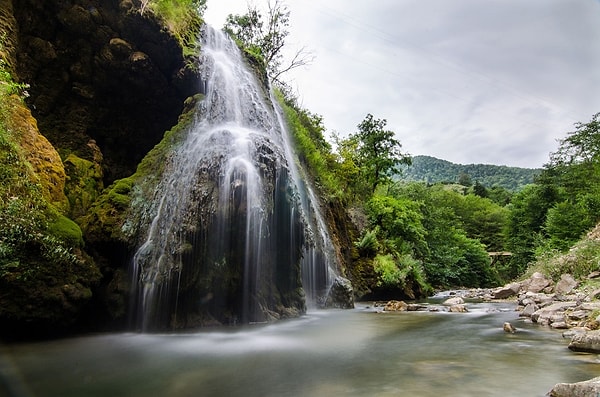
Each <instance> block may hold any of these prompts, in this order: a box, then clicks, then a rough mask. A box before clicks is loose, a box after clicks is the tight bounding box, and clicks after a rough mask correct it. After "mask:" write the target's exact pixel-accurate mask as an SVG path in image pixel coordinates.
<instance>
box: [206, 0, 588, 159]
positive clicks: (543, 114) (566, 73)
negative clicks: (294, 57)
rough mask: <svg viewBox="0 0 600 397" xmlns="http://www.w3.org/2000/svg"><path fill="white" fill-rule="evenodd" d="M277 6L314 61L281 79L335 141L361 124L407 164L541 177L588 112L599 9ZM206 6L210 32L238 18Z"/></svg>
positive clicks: (505, 1) (481, 0)
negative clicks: (498, 169)
mask: <svg viewBox="0 0 600 397" xmlns="http://www.w3.org/2000/svg"><path fill="white" fill-rule="evenodd" d="M253 1H254V2H253V4H256V5H257V6H258V7H263V6H264V5H265V4H266V2H267V0H253ZM284 1H285V3H286V4H287V7H288V9H289V10H290V12H291V16H290V18H291V20H290V32H291V34H290V37H289V38H288V44H289V48H290V49H292V50H295V49H299V48H300V47H302V46H305V47H307V48H308V49H309V50H310V51H311V52H312V53H313V54H314V56H315V59H314V61H313V62H312V64H311V65H310V66H307V67H303V68H299V69H296V70H295V71H293V72H291V73H289V75H288V76H287V80H288V81H289V82H290V84H291V85H292V86H293V87H294V88H295V89H296V91H297V93H298V97H299V99H300V103H301V105H302V106H303V107H305V108H306V109H308V110H310V111H311V112H313V113H317V114H320V115H322V116H323V118H324V122H325V126H326V128H327V130H328V131H335V132H337V133H339V134H341V135H342V136H344V135H346V134H348V133H353V132H355V131H356V126H357V125H358V124H359V123H360V122H361V121H362V120H363V119H364V117H365V116H366V115H367V114H368V113H371V114H373V116H375V118H379V119H386V120H387V121H388V124H387V128H388V129H390V130H392V131H394V132H396V135H397V138H398V139H399V140H400V141H401V143H402V145H403V148H404V151H405V152H407V153H409V154H411V155H418V154H424V155H430V156H435V157H438V158H442V159H445V160H449V161H452V162H455V163H462V164H469V163H486V164H499V165H509V166H519V167H541V166H542V165H543V164H544V163H546V162H547V161H548V158H549V153H550V152H552V151H554V150H556V148H557V139H561V138H564V137H565V136H566V135H567V132H569V131H573V130H574V127H573V124H574V123H575V122H578V121H581V122H587V121H589V120H590V119H591V117H592V116H593V115H594V114H595V113H598V112H600V0H377V1H366V0H327V1H324V0H284ZM207 4H208V10H207V12H206V14H205V18H206V20H207V21H208V23H210V24H211V25H213V26H215V27H222V25H223V23H224V20H225V17H226V16H227V15H228V14H230V13H233V14H242V13H244V12H245V11H246V9H247V1H246V0H208V2H207Z"/></svg>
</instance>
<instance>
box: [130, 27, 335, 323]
mask: <svg viewBox="0 0 600 397" xmlns="http://www.w3.org/2000/svg"><path fill="white" fill-rule="evenodd" d="M199 67H200V68H201V74H202V77H203V81H204V82H205V85H206V93H205V97H204V99H203V100H202V101H201V102H200V103H199V105H198V108H197V114H196V119H195V121H194V122H193V123H192V126H191V127H190V128H189V130H188V131H187V132H186V133H187V135H186V138H185V139H184V142H183V143H182V144H181V145H180V146H179V147H178V148H177V149H175V150H174V152H173V153H172V155H171V156H170V158H169V159H168V161H167V164H165V165H164V173H163V176H162V180H161V181H160V183H159V184H158V186H157V187H156V190H155V193H154V197H153V199H152V201H151V203H150V204H149V214H150V215H149V216H148V217H147V219H151V222H149V224H148V225H147V226H146V237H145V241H143V242H142V243H141V244H140V246H139V248H138V250H137V252H136V253H135V256H134V258H133V265H132V273H133V275H132V277H133V280H134V281H133V282H134V286H133V296H134V301H135V302H134V309H133V313H135V322H136V326H137V327H139V328H142V329H144V330H149V329H150V330H151V329H162V328H169V327H186V326H187V327H189V326H196V325H203V324H207V323H213V322H215V321H216V322H218V323H235V322H243V323H248V322H258V321H266V320H269V319H271V318H278V317H280V316H289V315H294V314H298V313H302V312H303V311H304V310H305V309H306V304H309V305H311V304H314V303H316V302H318V301H322V300H324V299H325V297H326V294H327V290H328V288H329V287H330V286H331V283H332V279H333V276H334V273H335V270H334V269H336V267H337V266H335V259H334V258H335V254H334V253H333V251H332V248H331V247H332V244H331V242H330V241H329V236H328V233H327V228H326V225H325V222H324V221H323V217H322V215H321V214H320V211H319V207H318V205H317V200H316V199H315V196H314V193H313V192H312V190H311V189H310V187H309V186H308V184H306V183H305V182H304V181H302V179H301V172H300V171H301V170H300V169H299V168H298V167H297V166H296V164H295V161H294V157H293V153H292V150H291V147H290V138H289V136H288V133H287V130H286V128H285V125H284V123H283V120H282V116H281V112H280V110H279V108H278V107H277V105H276V103H275V101H273V98H272V96H270V95H268V94H266V91H267V90H265V88H264V87H263V86H262V85H261V84H259V83H258V81H257V79H256V77H255V75H254V74H253V73H252V72H251V71H250V70H249V68H248V67H247V65H246V63H245V62H244V60H243V58H242V56H241V53H240V51H239V50H238V48H237V46H236V45H235V44H234V43H233V41H232V40H230V39H229V38H228V37H227V36H226V35H225V34H223V33H222V32H219V31H215V30H213V29H211V28H210V27H207V28H206V29H205V30H204V31H203V46H202V55H201V59H200V64H199Z"/></svg>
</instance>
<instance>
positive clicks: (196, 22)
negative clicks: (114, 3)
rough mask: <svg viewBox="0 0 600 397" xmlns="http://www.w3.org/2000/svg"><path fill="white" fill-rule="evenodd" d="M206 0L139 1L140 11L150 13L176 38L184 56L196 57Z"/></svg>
mask: <svg viewBox="0 0 600 397" xmlns="http://www.w3.org/2000/svg"><path fill="white" fill-rule="evenodd" d="M205 9H206V0H141V5H140V10H141V12H142V13H144V12H145V11H146V10H149V11H151V12H152V13H154V14H155V15H156V16H158V17H159V18H160V19H161V21H162V22H163V24H164V25H165V26H166V27H167V29H168V30H169V31H170V32H171V33H172V34H173V35H174V36H175V37H176V38H177V41H178V42H179V44H180V45H181V48H182V49H183V55H184V56H196V55H198V35H199V32H200V27H201V26H202V23H203V21H202V14H203V13H204V11H205Z"/></svg>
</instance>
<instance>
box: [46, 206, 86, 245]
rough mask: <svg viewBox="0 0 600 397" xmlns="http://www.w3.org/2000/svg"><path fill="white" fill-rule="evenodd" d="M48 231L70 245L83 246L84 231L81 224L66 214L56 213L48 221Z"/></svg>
mask: <svg viewBox="0 0 600 397" xmlns="http://www.w3.org/2000/svg"><path fill="white" fill-rule="evenodd" d="M48 233H49V234H50V235H52V236H54V237H56V238H57V239H59V240H60V241H63V242H64V243H65V244H67V245H68V246H70V247H82V246H83V233H82V232H81V229H80V228H79V226H78V225H77V224H76V223H75V222H73V221H72V220H71V219H69V218H67V217H66V216H64V215H61V214H58V213H56V214H55V215H54V216H52V217H51V219H50V221H49V223H48Z"/></svg>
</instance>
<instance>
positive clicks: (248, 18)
mask: <svg viewBox="0 0 600 397" xmlns="http://www.w3.org/2000/svg"><path fill="white" fill-rule="evenodd" d="M267 9H268V11H267V15H266V17H263V15H262V13H261V12H260V11H259V10H258V8H257V7H256V6H255V5H251V4H250V3H248V11H247V12H246V14H243V15H233V14H230V15H229V16H228V17H227V20H226V22H225V26H224V30H225V31H226V32H227V33H229V34H230V35H231V36H232V37H234V38H235V39H236V40H238V42H239V43H240V44H241V46H243V47H244V48H246V49H247V50H248V51H250V52H251V53H253V54H255V55H259V56H261V57H262V59H263V60H264V62H265V65H266V67H267V72H268V74H269V77H270V78H271V80H272V81H273V82H275V83H278V84H279V85H280V86H282V87H283V88H285V87H286V84H285V83H284V82H283V80H281V76H282V75H283V74H284V73H286V72H289V71H290V70H292V69H295V68H297V67H300V66H304V65H307V64H309V63H310V62H312V59H313V56H312V54H311V53H310V52H309V51H307V50H306V48H304V47H302V48H301V49H299V50H297V51H296V52H295V53H294V55H293V56H292V57H291V60H290V61H288V62H284V56H283V49H284V47H285V45H286V39H287V37H288V35H289V25H290V11H289V10H288V8H287V6H286V5H285V4H284V3H283V1H282V0H272V1H271V0H269V1H268V2H267Z"/></svg>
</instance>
